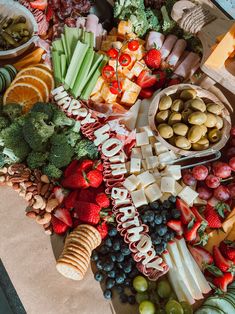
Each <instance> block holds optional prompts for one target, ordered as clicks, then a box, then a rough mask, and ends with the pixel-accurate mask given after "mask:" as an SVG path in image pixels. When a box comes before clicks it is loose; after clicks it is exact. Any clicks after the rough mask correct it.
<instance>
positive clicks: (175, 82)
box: [167, 78, 181, 86]
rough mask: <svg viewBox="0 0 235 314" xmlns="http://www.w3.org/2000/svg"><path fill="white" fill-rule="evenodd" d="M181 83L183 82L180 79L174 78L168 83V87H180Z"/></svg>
mask: <svg viewBox="0 0 235 314" xmlns="http://www.w3.org/2000/svg"><path fill="white" fill-rule="evenodd" d="M180 83H181V80H180V79H178V78H172V79H170V80H169V81H168V83H167V86H173V85H178V84H180Z"/></svg>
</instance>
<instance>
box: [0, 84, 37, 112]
mask: <svg viewBox="0 0 235 314" xmlns="http://www.w3.org/2000/svg"><path fill="white" fill-rule="evenodd" d="M42 101H43V98H42V94H41V93H40V90H39V89H37V87H35V86H33V85H31V84H28V83H18V84H12V85H11V86H10V87H9V88H8V89H7V90H6V92H5V94H4V97H3V104H4V105H7V104H20V105H21V106H22V107H23V112H27V111H29V110H30V108H31V107H32V106H33V105H34V104H35V103H36V102H42Z"/></svg>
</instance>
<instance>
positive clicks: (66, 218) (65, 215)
mask: <svg viewBox="0 0 235 314" xmlns="http://www.w3.org/2000/svg"><path fill="white" fill-rule="evenodd" d="M54 216H55V217H56V218H57V219H59V220H60V221H62V222H63V223H65V224H66V225H67V226H69V227H72V225H73V222H72V217H71V215H70V212H69V210H68V209H67V208H57V209H56V210H55V211H54Z"/></svg>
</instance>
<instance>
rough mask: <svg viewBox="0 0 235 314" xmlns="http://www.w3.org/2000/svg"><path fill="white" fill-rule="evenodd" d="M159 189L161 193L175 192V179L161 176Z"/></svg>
mask: <svg viewBox="0 0 235 314" xmlns="http://www.w3.org/2000/svg"><path fill="white" fill-rule="evenodd" d="M161 191H162V192H163V193H165V192H166V193H172V194H174V193H175V179H174V178H172V177H163V178H162V179H161Z"/></svg>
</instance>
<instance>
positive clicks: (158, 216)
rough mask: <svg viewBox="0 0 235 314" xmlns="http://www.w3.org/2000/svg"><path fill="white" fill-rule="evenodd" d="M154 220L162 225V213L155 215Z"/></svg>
mask: <svg viewBox="0 0 235 314" xmlns="http://www.w3.org/2000/svg"><path fill="white" fill-rule="evenodd" d="M154 222H155V224H156V225H160V224H161V223H162V216H161V215H160V214H156V215H155V217H154Z"/></svg>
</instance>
